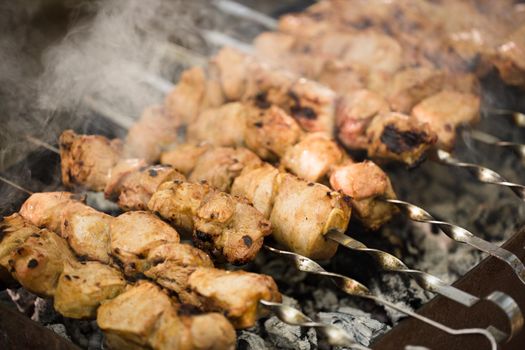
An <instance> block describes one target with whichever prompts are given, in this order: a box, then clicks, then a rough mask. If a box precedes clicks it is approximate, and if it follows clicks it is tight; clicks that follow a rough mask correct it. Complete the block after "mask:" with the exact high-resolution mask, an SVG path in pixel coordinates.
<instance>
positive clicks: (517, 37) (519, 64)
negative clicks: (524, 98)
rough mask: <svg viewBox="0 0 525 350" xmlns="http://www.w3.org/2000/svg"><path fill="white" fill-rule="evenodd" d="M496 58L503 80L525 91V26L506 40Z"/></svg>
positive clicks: (517, 29)
mask: <svg viewBox="0 0 525 350" xmlns="http://www.w3.org/2000/svg"><path fill="white" fill-rule="evenodd" d="M495 57H496V58H495V59H494V62H495V65H496V67H497V68H498V70H499V72H500V75H501V77H502V79H503V80H504V81H505V82H506V83H508V84H510V85H515V86H519V87H521V88H522V89H525V24H522V25H521V26H520V27H518V28H516V29H515V31H513V32H512V33H511V34H509V36H508V37H506V38H505V40H504V42H503V43H502V44H501V45H500V46H499V47H498V50H497V54H496V55H495Z"/></svg>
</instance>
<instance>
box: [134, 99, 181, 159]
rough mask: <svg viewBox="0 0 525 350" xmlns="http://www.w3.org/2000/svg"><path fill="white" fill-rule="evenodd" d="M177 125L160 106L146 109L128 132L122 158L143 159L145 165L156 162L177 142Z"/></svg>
mask: <svg viewBox="0 0 525 350" xmlns="http://www.w3.org/2000/svg"><path fill="white" fill-rule="evenodd" d="M179 124H180V122H177V121H176V120H174V119H173V118H170V117H169V116H168V114H167V113H166V111H165V109H164V107H162V106H153V107H149V108H146V109H145V110H144V112H143V114H142V116H141V117H140V119H139V121H138V122H136V123H135V124H133V126H132V127H131V128H130V129H129V130H128V135H127V136H126V140H125V144H124V156H125V157H126V158H140V159H144V160H145V161H146V162H147V163H154V162H156V161H158V160H159V157H160V154H161V152H162V151H163V150H164V149H165V148H167V147H168V146H169V145H170V144H172V143H175V142H176V141H177V128H178V127H179V126H180V125H179Z"/></svg>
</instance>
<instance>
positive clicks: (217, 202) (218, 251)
mask: <svg viewBox="0 0 525 350" xmlns="http://www.w3.org/2000/svg"><path fill="white" fill-rule="evenodd" d="M149 209H150V210H152V211H154V212H156V213H158V214H159V215H160V216H161V217H162V218H164V219H166V220H169V221H170V222H172V223H173V224H174V225H175V226H176V227H180V228H181V229H185V230H187V231H190V230H191V231H193V239H194V243H195V244H196V245H197V246H198V247H199V248H201V249H204V250H205V251H208V252H210V253H211V254H212V255H214V256H216V257H219V258H223V259H225V260H226V261H228V262H230V263H233V264H243V263H246V262H248V261H250V260H252V259H253V258H254V257H255V255H256V254H257V252H258V251H259V249H260V247H261V246H262V243H263V240H264V237H265V236H267V235H269V234H270V231H271V230H270V223H269V222H268V221H267V220H266V219H264V217H263V216H262V214H261V213H259V212H258V211H257V210H256V209H255V208H253V207H252V206H251V205H249V204H248V203H245V201H244V200H242V199H240V198H236V197H233V196H231V195H228V194H226V193H223V192H219V191H217V190H215V189H213V188H211V187H210V186H208V185H206V184H201V183H187V182H166V183H164V184H163V185H161V187H160V188H159V190H158V191H157V192H156V193H155V194H154V195H153V197H152V198H151V200H150V202H149Z"/></svg>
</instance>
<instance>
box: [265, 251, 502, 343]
mask: <svg viewBox="0 0 525 350" xmlns="http://www.w3.org/2000/svg"><path fill="white" fill-rule="evenodd" d="M265 247H266V249H268V250H270V251H272V252H274V253H277V254H279V255H282V256H286V257H288V258H290V259H291V260H292V261H293V262H294V264H295V266H296V268H297V269H298V270H300V271H303V272H307V273H312V274H316V275H320V276H324V277H328V278H330V279H331V280H332V281H333V282H334V283H335V284H336V285H337V286H338V287H339V288H340V289H341V290H342V291H343V292H345V293H347V294H349V295H352V296H356V297H360V298H364V299H369V300H372V301H374V302H376V303H378V304H381V305H384V306H386V307H389V308H391V309H394V310H396V311H399V312H401V313H403V314H405V315H407V316H410V317H414V318H416V319H418V320H419V321H421V322H424V323H426V324H428V325H430V326H432V327H435V328H437V329H440V330H442V331H443V332H445V333H448V334H451V335H466V334H471V335H473V334H477V335H482V336H484V337H486V338H487V339H488V341H489V342H490V345H491V349H494V350H495V349H497V341H496V340H498V341H502V340H503V339H504V338H505V336H504V335H503V334H502V333H501V331H499V330H496V329H495V328H494V327H492V326H489V327H487V328H486V329H483V328H463V329H455V328H450V327H448V326H446V325H444V324H442V323H439V322H436V321H434V320H432V319H429V318H427V317H425V316H422V315H420V314H417V313H415V312H413V311H411V310H407V309H404V308H402V307H399V306H397V305H396V304H394V303H391V302H390V301H388V300H385V299H383V298H381V297H378V296H376V295H374V294H372V292H370V290H369V289H368V288H367V287H365V286H364V285H362V284H361V283H359V282H358V281H356V280H354V279H351V278H349V277H347V276H344V275H340V274H337V273H333V272H328V271H326V270H325V269H324V268H323V267H321V265H319V264H318V263H316V262H315V261H313V260H311V259H309V258H307V257H305V256H302V255H299V254H295V253H292V252H288V251H283V250H279V249H276V248H273V247H269V246H265ZM502 337H503V338H502Z"/></svg>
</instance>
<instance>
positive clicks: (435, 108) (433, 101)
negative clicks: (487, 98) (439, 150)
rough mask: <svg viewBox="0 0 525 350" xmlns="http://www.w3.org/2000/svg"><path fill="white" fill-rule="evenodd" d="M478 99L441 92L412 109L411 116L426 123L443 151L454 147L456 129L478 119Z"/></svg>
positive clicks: (467, 95)
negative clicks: (436, 137)
mask: <svg viewBox="0 0 525 350" xmlns="http://www.w3.org/2000/svg"><path fill="white" fill-rule="evenodd" d="M479 106H480V99H479V97H478V96H474V95H472V94H463V93H459V92H454V91H442V92H440V93H439V94H436V95H433V96H431V97H429V98H426V99H425V100H423V101H421V103H419V104H418V105H417V106H416V107H414V109H413V111H412V114H413V116H414V117H415V118H416V119H417V120H419V121H421V122H423V123H428V125H429V126H430V128H431V129H432V130H433V131H434V132H436V133H437V135H438V146H440V147H443V148H445V149H452V148H453V147H454V141H455V135H456V128H457V127H458V126H460V125H462V124H471V123H474V122H476V121H477V120H478V118H479Z"/></svg>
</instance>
